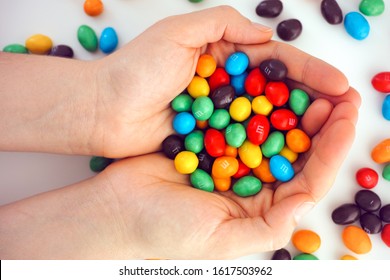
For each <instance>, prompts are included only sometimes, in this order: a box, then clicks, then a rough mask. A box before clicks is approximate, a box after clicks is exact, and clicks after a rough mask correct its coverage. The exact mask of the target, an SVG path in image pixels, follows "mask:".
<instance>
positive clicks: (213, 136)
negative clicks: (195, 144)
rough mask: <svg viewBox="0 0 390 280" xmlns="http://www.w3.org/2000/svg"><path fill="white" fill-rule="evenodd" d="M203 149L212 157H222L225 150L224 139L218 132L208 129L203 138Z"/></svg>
mask: <svg viewBox="0 0 390 280" xmlns="http://www.w3.org/2000/svg"><path fill="white" fill-rule="evenodd" d="M204 147H205V149H206V151H207V153H208V154H209V155H210V156H212V157H220V156H223V155H224V154H225V148H226V142H225V137H224V136H223V134H222V133H221V132H220V131H219V130H216V129H214V128H209V129H208V130H207V131H206V133H205V136H204Z"/></svg>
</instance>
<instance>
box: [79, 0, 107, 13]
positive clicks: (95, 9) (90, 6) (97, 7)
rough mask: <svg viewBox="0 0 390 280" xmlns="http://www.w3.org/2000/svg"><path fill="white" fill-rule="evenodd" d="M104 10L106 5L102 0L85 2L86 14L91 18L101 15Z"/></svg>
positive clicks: (87, 0)
mask: <svg viewBox="0 0 390 280" xmlns="http://www.w3.org/2000/svg"><path fill="white" fill-rule="evenodd" d="M103 9H104V5H103V2H102V1H101V0H86V1H85V2H84V12H85V13H86V14H87V15H89V16H91V17H95V16H98V15H100V14H101V13H102V12H103Z"/></svg>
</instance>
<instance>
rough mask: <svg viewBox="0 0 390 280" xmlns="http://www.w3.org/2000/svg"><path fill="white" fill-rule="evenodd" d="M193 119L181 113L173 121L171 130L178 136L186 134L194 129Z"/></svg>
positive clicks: (189, 115)
mask: <svg viewBox="0 0 390 280" xmlns="http://www.w3.org/2000/svg"><path fill="white" fill-rule="evenodd" d="M195 124H196V122H195V118H194V117H193V116H192V115H191V114H190V113H188V112H181V113H179V114H177V115H176V116H175V118H174V119H173V129H174V130H175V131H176V132H177V133H178V134H188V133H190V132H191V131H192V130H194V128H195Z"/></svg>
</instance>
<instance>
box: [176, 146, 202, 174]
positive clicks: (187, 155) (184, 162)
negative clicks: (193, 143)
mask: <svg viewBox="0 0 390 280" xmlns="http://www.w3.org/2000/svg"><path fill="white" fill-rule="evenodd" d="M198 164H199V160H198V158H197V156H196V154H195V153H193V152H189V151H182V152H180V153H178V154H177V155H176V157H175V159H174V165H175V168H176V170H177V172H179V173H181V174H191V173H192V172H194V171H195V170H196V168H197V167H198Z"/></svg>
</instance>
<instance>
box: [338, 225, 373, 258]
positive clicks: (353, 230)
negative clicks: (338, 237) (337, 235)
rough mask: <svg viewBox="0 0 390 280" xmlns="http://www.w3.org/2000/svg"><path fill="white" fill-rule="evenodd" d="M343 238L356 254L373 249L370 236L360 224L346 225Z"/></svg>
mask: <svg viewBox="0 0 390 280" xmlns="http://www.w3.org/2000/svg"><path fill="white" fill-rule="evenodd" d="M342 238H343V242H344V244H345V246H346V247H347V248H348V249H349V250H351V251H352V252H354V253H356V254H366V253H368V252H370V251H371V248H372V244H371V239H370V237H369V236H368V234H367V233H366V232H365V231H364V230H363V229H362V228H360V227H358V226H354V225H349V226H346V227H345V228H344V230H343V233H342Z"/></svg>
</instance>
